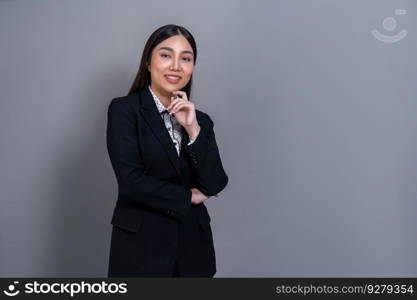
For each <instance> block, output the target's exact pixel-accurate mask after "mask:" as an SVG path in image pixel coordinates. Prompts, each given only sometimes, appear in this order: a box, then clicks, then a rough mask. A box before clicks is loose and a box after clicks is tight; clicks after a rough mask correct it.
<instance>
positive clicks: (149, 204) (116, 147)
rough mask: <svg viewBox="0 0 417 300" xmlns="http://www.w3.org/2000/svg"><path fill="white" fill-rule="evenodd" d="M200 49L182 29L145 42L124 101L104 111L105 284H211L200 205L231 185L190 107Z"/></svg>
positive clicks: (170, 28)
mask: <svg viewBox="0 0 417 300" xmlns="http://www.w3.org/2000/svg"><path fill="white" fill-rule="evenodd" d="M196 58H197V48H196V44H195V41H194V38H193V36H192V35H191V33H190V32H189V31H188V30H187V29H185V28H184V27H181V26H177V25H166V26H162V27H160V28H159V29H157V30H156V31H155V32H154V33H152V35H151V36H150V37H149V39H148V41H147V43H146V45H145V48H144V50H143V53H142V59H141V63H140V67H139V71H138V73H137V76H136V78H135V80H134V83H133V85H132V88H131V90H130V92H129V94H128V95H127V96H124V97H118V98H115V99H113V100H112V101H111V103H110V105H109V107H108V115H107V118H108V123H107V149H108V153H109V156H110V161H111V164H112V167H113V170H114V172H115V175H116V179H117V183H118V192H119V193H118V199H117V202H116V206H115V208H114V212H113V217H112V221H111V223H112V224H113V229H112V236H111V246H110V258H109V268H108V276H109V277H213V275H214V274H215V273H216V258H215V250H214V244H213V236H212V231H211V226H210V216H209V214H208V211H207V208H206V206H205V205H204V203H203V202H204V201H205V200H207V199H209V198H210V197H211V196H217V194H218V193H219V192H220V191H222V190H223V189H224V188H225V186H226V185H227V183H228V177H227V175H226V173H225V171H224V169H223V165H222V162H221V159H220V155H219V150H218V147H217V143H216V139H215V134H214V130H213V121H212V120H211V118H210V117H209V115H207V114H206V113H204V112H202V111H200V110H198V109H196V108H195V105H194V103H192V102H191V101H189V99H188V97H189V95H190V94H191V84H192V73H193V69H194V65H195V63H196Z"/></svg>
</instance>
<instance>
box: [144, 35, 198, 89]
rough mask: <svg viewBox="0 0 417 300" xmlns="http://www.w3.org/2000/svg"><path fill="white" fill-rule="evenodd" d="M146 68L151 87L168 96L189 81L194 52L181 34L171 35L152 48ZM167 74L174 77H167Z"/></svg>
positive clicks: (192, 67)
mask: <svg viewBox="0 0 417 300" xmlns="http://www.w3.org/2000/svg"><path fill="white" fill-rule="evenodd" d="M151 57H152V58H151V63H150V65H148V70H149V72H150V73H151V88H152V90H156V91H158V92H159V93H160V94H162V95H164V96H167V95H168V97H169V96H170V94H171V93H172V92H173V91H178V90H181V89H182V88H183V87H184V86H186V85H187V83H188V82H189V81H190V77H191V75H192V73H193V69H194V53H193V49H192V47H191V45H190V43H189V42H188V41H187V39H186V38H185V37H183V36H182V35H175V36H172V37H170V38H168V39H166V40H164V41H162V42H161V43H159V44H158V45H157V46H156V47H155V48H154V49H153V50H152V56H151ZM168 75H173V76H174V77H171V78H169V77H168Z"/></svg>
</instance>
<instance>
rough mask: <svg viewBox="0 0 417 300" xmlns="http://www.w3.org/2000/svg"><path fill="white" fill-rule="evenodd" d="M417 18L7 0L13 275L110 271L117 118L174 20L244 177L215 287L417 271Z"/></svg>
mask: <svg viewBox="0 0 417 300" xmlns="http://www.w3.org/2000/svg"><path fill="white" fill-rule="evenodd" d="M395 9H405V10H406V14H402V15H396V14H395ZM416 15H417V3H416V1H413V0H408V1H405V0H395V1H394V0H368V1H362V0H349V1H348V0H345V1H333V0H314V1H310V0H303V1H301V0H296V1H294V0H281V1H272V0H271V1H266V0H259V1H243V0H241V1H238V0H232V1H224V0H216V1H196V0H189V1H185V0H177V1H158V0H154V1H137V0H129V1H128V0H122V1H121V0H117V1H116V0H107V1H103V0H94V1H93V0H90V1H81V0H77V1H75V0H74V1H63V0H53V1H52V0H41V1H29V0H27V1H24V0H2V1H0V71H1V72H0V92H1V96H0V97H1V102H0V138H1V148H0V149H1V155H0V174H1V180H0V197H1V202H0V203H1V209H0V276H2V277H48V276H49V277H78V276H80V277H88V276H91V277H102V276H106V272H107V264H108V254H109V246H110V234H111V224H110V218H111V214H112V211H113V208H114V205H115V203H116V197H117V183H116V178H115V176H114V173H113V170H112V168H111V165H110V160H109V157H108V154H107V149H106V144H105V130H106V122H107V116H106V113H107V107H108V104H109V102H110V101H111V99H113V98H115V97H119V96H124V95H126V94H127V92H128V90H129V88H130V86H131V84H132V82H133V79H134V76H135V75H136V72H137V70H138V67H139V61H140V57H141V53H142V50H143V47H144V45H145V42H146V40H147V38H148V37H149V35H150V34H151V33H152V32H153V31H154V30H155V29H156V28H158V27H160V26H162V25H165V24H169V23H173V24H179V25H182V26H185V27H186V28H188V29H189V30H190V31H191V32H192V34H193V35H194V37H195V39H196V42H197V47H198V57H197V65H196V67H195V72H194V86H193V93H192V95H191V98H192V100H193V101H194V103H195V104H196V107H197V108H198V109H200V110H202V111H204V112H206V113H208V114H209V115H210V116H211V117H212V119H213V121H214V124H215V125H214V126H215V127H214V130H215V133H216V138H217V142H218V145H219V149H220V154H221V156H222V160H223V165H224V168H225V170H226V172H227V174H228V175H229V184H228V186H227V187H226V189H225V190H224V191H223V192H222V193H221V194H220V197H219V198H210V199H209V200H207V201H206V205H207V207H208V210H209V212H210V214H211V216H212V229H213V235H214V242H215V248H216V258H217V269H218V272H217V274H216V276H215V277H301V276H303V277H316V276H317V277H333V276H340V277H345V276H352V277H368V276H369V277H373V276H380V277H382V276H393V277H395V276H404V277H405V276H417V259H416V256H415V254H416V253H417V237H416V228H417V218H416V217H415V212H416V210H417V202H416V196H417V184H416V178H417V159H416V154H417V132H416V130H417V118H416V113H417V98H416V96H417V85H416V78H417V60H416V57H415V53H417V38H416V34H417V33H416V28H417V26H416V25H417V22H416ZM389 17H392V18H394V19H395V21H396V22H397V23H395V24H394V25H396V27H395V29H393V28H392V26H391V28H390V29H392V30H391V31H390V30H386V29H385V28H384V26H383V25H384V24H383V20H384V19H386V18H389ZM390 20H391V23H390V24H391V25H393V23H392V19H390ZM373 29H377V30H378V31H380V32H381V33H382V34H386V35H395V34H398V32H400V31H401V30H407V31H408V35H407V36H406V37H405V38H403V39H402V40H401V41H398V42H396V43H385V42H382V41H379V40H377V39H376V38H375V37H374V36H373V35H372V34H371V31H372V30H373Z"/></svg>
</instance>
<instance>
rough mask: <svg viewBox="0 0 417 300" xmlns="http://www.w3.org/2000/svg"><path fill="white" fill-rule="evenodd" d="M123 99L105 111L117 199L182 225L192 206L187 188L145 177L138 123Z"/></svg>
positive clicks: (116, 99) (190, 195)
mask: <svg viewBox="0 0 417 300" xmlns="http://www.w3.org/2000/svg"><path fill="white" fill-rule="evenodd" d="M136 118H137V117H136V115H135V112H134V110H133V108H132V107H131V105H130V103H128V102H127V100H126V99H118V98H115V99H113V100H112V101H111V103H110V105H109V107H108V111H107V132H106V143H107V150H108V153H109V156H110V161H111V164H112V167H113V170H114V173H115V175H116V178H117V183H118V188H119V196H121V197H126V198H128V199H129V200H131V201H133V202H137V203H138V204H141V205H143V206H145V207H149V208H152V209H155V210H157V211H159V212H161V213H163V214H165V215H168V216H171V217H174V218H175V219H177V220H179V221H182V220H183V219H184V217H185V216H186V214H187V212H188V211H189V209H190V206H191V197H192V192H191V190H189V189H188V188H186V187H184V186H182V185H177V184H173V183H171V182H169V181H166V180H161V179H159V178H157V177H155V176H151V175H148V174H147V172H146V170H145V167H144V162H143V159H142V157H141V154H140V151H139V143H140V141H139V139H138V135H137V119H136Z"/></svg>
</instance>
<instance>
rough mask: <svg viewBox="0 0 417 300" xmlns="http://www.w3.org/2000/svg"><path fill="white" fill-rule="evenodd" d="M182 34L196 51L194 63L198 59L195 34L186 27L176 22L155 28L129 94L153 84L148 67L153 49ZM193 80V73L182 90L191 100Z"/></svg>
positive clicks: (144, 50)
mask: <svg viewBox="0 0 417 300" xmlns="http://www.w3.org/2000/svg"><path fill="white" fill-rule="evenodd" d="M175 35H182V36H184V37H185V38H186V39H187V41H188V42H189V43H190V45H191V47H192V48H193V51H194V65H195V63H196V60H197V46H196V44H195V41H194V37H193V35H192V34H191V33H190V32H189V31H188V30H187V29H186V28H184V27H182V26H179V25H174V24H168V25H164V26H162V27H159V28H158V29H157V30H155V31H154V32H153V33H152V34H151V36H150V37H149V39H148V41H147V42H146V44H145V47H144V48H143V53H142V59H141V61H140V66H139V70H138V73H137V74H136V78H135V80H134V81H133V84H132V87H131V88H130V91H129V93H128V95H130V94H132V93H134V92H136V91H138V90H140V89H142V88H144V87H146V86H148V85H149V84H151V74H150V72H149V70H148V68H147V65H148V64H150V63H151V58H152V50H153V49H154V48H155V47H156V46H157V45H158V44H159V43H161V42H162V41H164V40H166V39H168V38H170V37H172V36H175ZM192 82H193V75H191V77H190V81H189V82H188V83H187V85H186V86H184V87H183V88H182V89H181V90H182V91H184V92H186V93H187V96H188V99H189V100H190V101H191V85H192Z"/></svg>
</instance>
